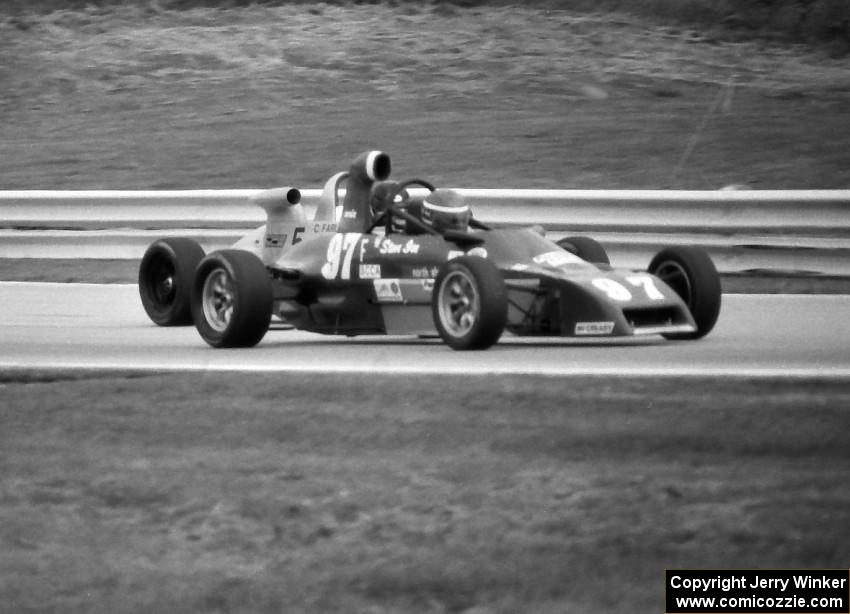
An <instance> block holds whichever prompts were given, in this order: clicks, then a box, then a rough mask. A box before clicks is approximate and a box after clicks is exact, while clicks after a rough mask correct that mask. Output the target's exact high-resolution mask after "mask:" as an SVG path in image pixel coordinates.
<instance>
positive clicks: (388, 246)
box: [375, 238, 419, 255]
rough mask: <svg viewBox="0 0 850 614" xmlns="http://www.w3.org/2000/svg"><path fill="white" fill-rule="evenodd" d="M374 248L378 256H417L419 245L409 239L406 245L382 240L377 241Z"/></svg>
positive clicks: (386, 239) (385, 239) (390, 240)
mask: <svg viewBox="0 0 850 614" xmlns="http://www.w3.org/2000/svg"><path fill="white" fill-rule="evenodd" d="M375 246H376V247H377V248H378V253H379V254H385V255H386V254H418V253H419V244H418V243H417V242H416V241H414V240H413V239H409V240H408V241H407V243H404V244H402V243H396V242H395V241H393V240H392V239H389V238H384V239H377V241H376V243H375Z"/></svg>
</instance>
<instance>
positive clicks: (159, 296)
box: [148, 258, 177, 306]
mask: <svg viewBox="0 0 850 614" xmlns="http://www.w3.org/2000/svg"><path fill="white" fill-rule="evenodd" d="M176 274H177V271H176V270H175V268H174V266H173V265H172V264H171V263H170V262H169V261H168V260H167V259H165V258H162V259H159V260H158V261H157V262H156V263H155V264H154V266H153V267H152V269H151V273H150V276H149V277H148V280H149V283H150V291H151V295H152V297H153V299H154V301H155V302H156V304H157V305H162V306H168V305H170V304H171V303H173V302H174V298H175V295H176V294H177V291H176V286H177V284H176V283H175V280H174V277H175V276H176Z"/></svg>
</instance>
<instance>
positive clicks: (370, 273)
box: [357, 264, 381, 279]
mask: <svg viewBox="0 0 850 614" xmlns="http://www.w3.org/2000/svg"><path fill="white" fill-rule="evenodd" d="M357 275H358V277H359V278H360V279H379V278H380V277H381V265H380V264H361V265H360V267H359V268H358V271H357Z"/></svg>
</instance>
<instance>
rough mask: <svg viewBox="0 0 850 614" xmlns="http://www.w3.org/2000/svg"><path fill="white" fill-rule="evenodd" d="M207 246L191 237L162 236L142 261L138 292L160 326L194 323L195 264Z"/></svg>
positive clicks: (152, 318) (153, 319)
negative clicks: (193, 285)
mask: <svg viewBox="0 0 850 614" xmlns="http://www.w3.org/2000/svg"><path fill="white" fill-rule="evenodd" d="M203 258H204V250H203V248H201V246H200V245H198V243H197V242H195V241H193V240H192V239H186V238H183V237H178V238H172V239H159V240H158V241H154V242H153V243H151V245H150V247H148V249H147V251H145V255H144V256H143V257H142V262H141V264H140V265H139V296H140V297H141V299H142V307H144V309H145V313H147V314H148V317H149V318H150V319H151V320H152V321H153V322H154V323H155V324H158V325H159V326H186V325H189V324H191V323H192V309H191V293H192V281H193V280H194V278H195V268H196V267H197V266H198V263H199V262H200V261H201V260H202V259H203Z"/></svg>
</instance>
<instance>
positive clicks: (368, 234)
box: [139, 151, 721, 350]
mask: <svg viewBox="0 0 850 614" xmlns="http://www.w3.org/2000/svg"><path fill="white" fill-rule="evenodd" d="M389 175H390V158H389V156H387V155H386V154H385V153H382V152H377V151H371V152H366V153H364V154H362V155H360V156H359V157H358V158H357V159H356V160H355V161H354V162H353V164H352V165H351V168H350V170H349V171H348V172H342V173H337V174H336V175H334V176H333V177H331V178H330V179H329V180H328V182H327V184H326V185H325V189H324V191H323V193H322V197H321V199H320V202H319V205H318V207H317V210H316V214H315V216H314V219H313V220H308V219H306V215H305V212H304V209H303V207H302V205H301V204H300V192H299V191H298V190H297V189H294V188H277V189H273V190H266V191H264V192H261V193H259V194H258V195H257V196H255V197H254V201H255V202H256V203H257V204H258V205H259V206H261V207H263V208H264V209H265V211H266V213H267V223H266V224H265V225H264V226H261V227H260V228H258V229H256V230H255V231H253V232H252V233H250V234H249V235H247V236H246V237H244V238H243V239H241V240H240V241H238V242H237V243H236V244H235V245H234V246H233V247H232V248H231V249H226V250H221V251H216V252H213V253H211V254H209V255H205V254H204V252H203V250H202V249H201V247H200V246H199V245H198V244H197V243H195V242H194V241H191V240H189V239H182V238H177V239H173V238H172V239H161V240H159V241H156V242H154V243H153V244H152V245H151V246H150V247H149V248H148V250H147V252H146V253H145V256H144V258H143V259H142V262H141V266H140V269H139V291H140V294H141V299H142V303H143V305H144V308H145V310H146V312H147V313H148V315H149V316H150V318H151V319H152V320H153V321H154V322H155V323H157V324H159V325H163V326H169V325H178V324H190V323H192V322H194V324H195V326H196V328H197V329H198V332H199V333H200V334H201V337H203V339H204V340H205V341H206V342H207V343H209V344H210V345H212V346H214V347H247V346H253V345H255V344H257V343H258V342H259V341H260V340H261V339H262V338H263V336H264V335H265V334H266V331H267V330H268V329H269V325H270V322H271V320H272V317H277V318H280V319H282V320H283V321H285V322H286V323H288V324H289V325H291V326H294V327H295V328H299V329H302V330H307V331H313V332H317V333H324V334H334V335H349V336H352V335H384V334H387V335H423V336H427V335H435V334H438V335H439V336H440V337H441V338H442V339H443V341H445V343H446V344H447V345H449V346H450V347H452V348H454V349H456V350H470V349H484V348H487V347H489V346H491V345H492V344H494V343H495V342H496V341H498V340H499V338H500V337H501V335H502V333H503V332H504V331H508V332H509V333H512V334H514V335H537V336H561V337H621V336H633V335H663V336H664V337H666V338H668V339H697V338H700V337H702V336H704V335H706V334H707V333H708V332H709V331H710V330H711V329H712V328H713V326H714V324H715V322H716V321H717V317H718V314H719V311H720V300H721V290H720V281H719V277H718V274H717V271H716V269H715V267H714V265H713V263H712V261H711V259H710V258H709V257H708V255H707V254H706V253H705V252H704V251H702V250H700V249H697V248H694V247H670V248H667V249H664V250H662V251H661V252H660V253H659V254H657V255H656V256H655V258H653V259H652V262H651V263H650V265H649V267H648V269H647V270H646V271H635V270H630V269H619V268H614V267H612V266H611V265H610V264H609V262H608V257H607V255H606V253H605V250H604V249H603V248H602V246H601V245H599V243H597V242H596V241H594V240H592V239H590V238H588V237H569V238H566V239H563V240H561V241H559V242H557V243H555V242H553V241H550V240H548V239H546V238H545V237H544V236H543V235H542V231H541V230H540V229H536V228H490V227H488V226H487V225H485V224H483V223H481V222H479V221H478V220H476V219H475V218H474V217H471V216H470V215H468V214H467V213H466V211H468V208H466V207H465V204H464V203H462V202H458V201H457V195H456V194H452V191H444V190H435V189H434V186H433V185H431V184H430V183H428V182H427V181H423V180H419V179H411V180H407V181H402V182H398V183H396V182H392V181H389ZM342 182H346V186H345V187H346V189H345V195H344V198H343V199H342V203H341V204H340V198H339V193H340V187H341V184H342ZM414 186H415V187H416V188H417V189H409V188H412V187H414ZM414 193H424V194H426V196H425V197H424V198H415V197H413V196H412V195H411V194H414ZM431 195H433V198H431ZM438 197H439V198H438ZM452 199H454V200H452ZM431 201H434V202H436V203H437V204H433V203H432V202H431ZM423 209H425V210H426V211H424V212H423ZM429 211H434V212H437V213H435V214H434V219H429V216H428V212H429ZM437 214H439V215H441V216H444V218H445V219H448V222H447V223H446V224H444V225H439V224H437V223H436V221H437V220H436V216H437ZM446 216H447V217H446Z"/></svg>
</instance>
